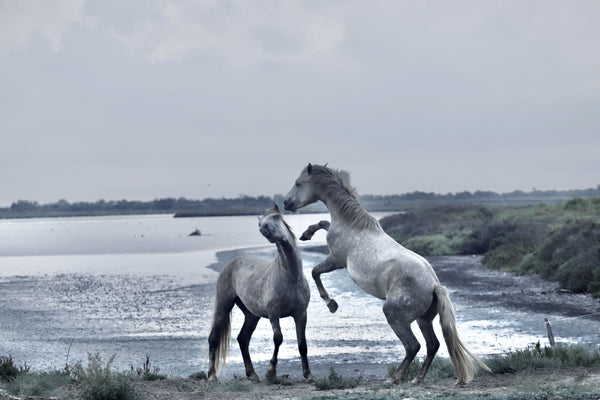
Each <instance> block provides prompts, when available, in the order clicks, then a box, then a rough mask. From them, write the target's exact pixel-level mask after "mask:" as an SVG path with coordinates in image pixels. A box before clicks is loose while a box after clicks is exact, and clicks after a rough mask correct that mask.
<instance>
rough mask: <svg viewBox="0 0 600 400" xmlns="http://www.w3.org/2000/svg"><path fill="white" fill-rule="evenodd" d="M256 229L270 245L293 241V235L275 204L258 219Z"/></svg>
mask: <svg viewBox="0 0 600 400" xmlns="http://www.w3.org/2000/svg"><path fill="white" fill-rule="evenodd" d="M258 227H259V230H260V233H262V235H263V236H264V237H265V238H267V240H268V241H269V242H271V243H276V242H281V241H284V240H287V241H293V240H295V236H294V233H293V232H292V229H291V228H290V226H289V225H288V224H287V222H285V220H284V219H283V214H282V213H281V210H280V209H279V207H278V206H277V204H274V207H273V208H271V209H268V210H266V211H265V213H264V214H263V216H262V217H259V218H258Z"/></svg>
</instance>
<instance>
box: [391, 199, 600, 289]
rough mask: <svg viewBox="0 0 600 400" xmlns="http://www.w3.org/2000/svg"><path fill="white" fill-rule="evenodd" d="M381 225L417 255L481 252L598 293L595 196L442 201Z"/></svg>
mask: <svg viewBox="0 0 600 400" xmlns="http://www.w3.org/2000/svg"><path fill="white" fill-rule="evenodd" d="M381 224H382V226H383V228H384V229H385V230H386V231H387V232H388V233H389V234H390V235H391V236H392V237H393V238H394V239H396V240H397V241H398V242H400V243H402V244H403V245H404V246H406V247H407V248H409V249H411V250H413V251H415V252H417V253H419V254H422V255H460V254H462V255H467V254H482V255H483V259H482V262H483V263H484V264H485V265H486V266H488V267H490V268H495V269H501V270H504V271H512V272H517V273H522V274H526V273H536V274H539V275H540V276H541V277H542V278H544V279H547V280H554V281H558V282H559V283H560V285H561V287H563V288H565V289H568V290H572V291H574V292H587V293H592V294H594V295H596V296H600V197H591V198H587V199H583V198H573V199H571V200H569V201H566V202H561V203H556V204H537V205H530V206H523V207H484V206H465V205H461V206H441V207H434V208H429V209H422V210H414V211H410V212H407V213H403V214H397V215H393V216H389V217H386V218H384V219H382V220H381Z"/></svg>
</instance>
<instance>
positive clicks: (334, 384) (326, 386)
mask: <svg viewBox="0 0 600 400" xmlns="http://www.w3.org/2000/svg"><path fill="white" fill-rule="evenodd" d="M361 382H362V378H361V377H358V378H344V377H343V376H341V375H339V374H338V373H337V372H336V371H335V369H333V367H331V369H330V372H329V376H328V377H327V378H321V379H317V380H315V387H316V388H317V389H318V390H331V389H352V388H355V387H357V386H358V385H360V383H361Z"/></svg>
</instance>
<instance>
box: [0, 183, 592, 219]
mask: <svg viewBox="0 0 600 400" xmlns="http://www.w3.org/2000/svg"><path fill="white" fill-rule="evenodd" d="M593 196H600V185H599V186H598V187H597V188H595V189H584V190H567V191H557V190H548V191H539V190H533V191H531V192H527V193H526V192H522V191H514V192H510V193H502V194H499V193H494V192H483V191H476V192H467V191H465V192H460V193H448V194H438V193H426V192H419V191H416V192H411V193H405V194H399V195H385V196H384V195H364V196H361V197H360V201H361V203H362V204H363V206H364V207H365V208H366V209H367V210H369V211H404V210H414V209H419V208H424V207H431V206H438V205H459V204H471V205H491V206H518V205H527V204H538V203H555V202H559V201H566V200H568V199H571V198H574V197H580V198H587V197H593ZM273 202H276V203H277V204H279V205H280V206H282V205H283V196H282V195H280V194H278V195H275V196H272V197H270V196H258V197H253V196H246V195H241V196H239V197H237V198H218V199H216V198H207V199H203V200H190V199H186V198H183V197H180V198H178V199H176V198H170V197H169V198H162V199H155V200H153V201H135V200H110V201H107V200H98V201H96V202H84V201H80V202H75V203H70V202H68V201H67V200H64V199H63V200H59V201H57V202H55V203H47V204H39V203H38V202H37V201H29V200H19V201H17V202H14V203H12V204H11V206H10V207H5V208H0V218H32V217H69V216H94V215H131V214H174V215H175V216H177V217H192V216H214V215H249V214H259V213H261V212H263V211H264V210H265V209H266V208H268V207H271V206H272V205H273ZM301 211H302V212H325V211H326V208H325V206H324V205H323V204H322V203H318V204H313V205H311V206H308V207H306V208H304V209H302V210H301Z"/></svg>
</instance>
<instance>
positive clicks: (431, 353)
mask: <svg viewBox="0 0 600 400" xmlns="http://www.w3.org/2000/svg"><path fill="white" fill-rule="evenodd" d="M417 324H419V328H420V329H421V332H422V333H423V337H424V338H425V343H426V344H427V357H425V360H424V361H423V366H422V367H421V370H420V371H419V374H418V375H417V376H416V378H415V379H413V381H412V383H414V384H418V383H421V382H422V381H423V379H425V375H427V371H428V370H429V367H430V366H431V362H432V361H433V358H434V357H435V355H436V353H437V351H438V349H439V348H440V341H439V340H438V339H437V337H436V336H435V332H434V330H433V323H432V321H431V320H430V319H425V318H420V319H418V320H417Z"/></svg>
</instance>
